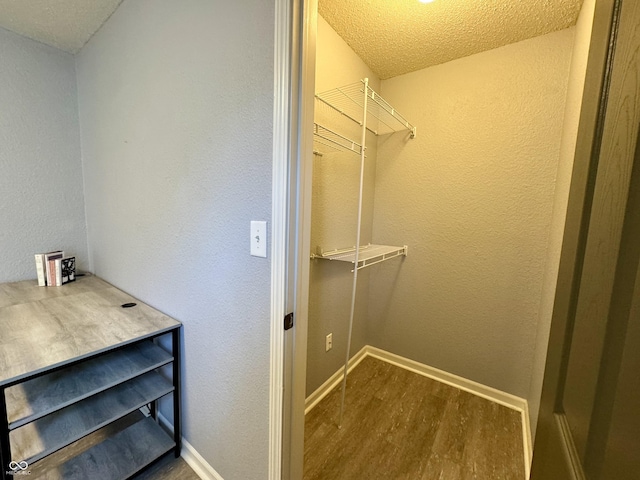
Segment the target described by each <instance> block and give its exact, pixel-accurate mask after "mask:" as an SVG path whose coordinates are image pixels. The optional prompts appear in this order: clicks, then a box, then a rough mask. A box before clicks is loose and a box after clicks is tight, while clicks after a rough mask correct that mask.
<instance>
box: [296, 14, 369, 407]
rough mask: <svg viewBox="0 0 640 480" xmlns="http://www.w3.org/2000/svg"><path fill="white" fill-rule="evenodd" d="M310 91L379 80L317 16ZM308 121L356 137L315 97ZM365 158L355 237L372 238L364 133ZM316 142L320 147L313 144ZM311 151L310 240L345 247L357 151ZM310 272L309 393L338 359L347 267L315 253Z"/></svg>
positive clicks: (360, 332) (353, 221) (363, 294)
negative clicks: (358, 231) (330, 345)
mask: <svg viewBox="0 0 640 480" xmlns="http://www.w3.org/2000/svg"><path fill="white" fill-rule="evenodd" d="M316 55H317V58H316V91H317V92H324V91H327V90H330V89H333V88H336V87H341V86H344V85H349V84H352V83H355V82H358V81H360V80H361V79H362V78H364V77H368V78H369V80H370V81H371V84H372V87H374V88H378V87H379V85H380V81H379V80H378V78H377V77H376V76H375V74H374V73H373V72H371V70H370V69H369V68H368V67H367V66H366V65H365V64H364V63H363V62H362V60H361V59H360V58H359V57H358V56H357V55H356V54H355V53H353V51H352V50H351V49H350V48H349V47H348V46H347V44H346V43H344V41H343V40H342V39H341V38H340V37H339V36H338V35H337V34H336V33H335V32H334V31H333V29H332V28H331V27H330V26H329V25H328V24H327V23H326V22H325V21H324V19H323V18H322V17H318V37H317V50H316ZM315 121H316V122H319V123H321V124H322V125H324V126H326V127H328V128H331V129H333V130H335V131H339V132H340V133H342V134H343V135H347V136H349V138H352V139H353V140H355V141H357V142H358V143H360V136H361V128H360V127H357V126H356V124H355V123H354V122H352V121H350V120H347V119H345V118H344V117H341V116H340V115H337V114H336V113H335V111H333V110H331V109H330V108H329V107H327V106H326V105H323V104H322V103H321V102H316V111H315ZM367 145H368V146H370V148H369V147H368V148H367V159H366V163H365V183H364V192H363V208H362V210H363V215H362V217H363V218H362V233H361V244H366V243H368V242H370V241H371V228H372V221H373V196H374V190H373V188H374V184H375V173H376V172H375V158H376V138H375V136H374V135H372V134H368V135H367ZM319 148H323V147H322V146H320V147H319ZM323 152H324V154H323V156H321V157H320V156H314V163H313V193H312V195H313V196H312V213H311V218H312V224H311V246H312V248H315V247H316V246H321V247H323V248H324V249H325V250H331V249H336V248H345V247H352V246H354V245H355V242H356V226H357V215H358V188H359V182H360V156H359V155H356V154H354V153H351V152H335V151H334V152H332V151H329V150H327V149H326V148H323ZM309 276H310V279H309V323H308V328H309V332H308V343H307V395H308V394H310V393H313V391H314V390H315V389H316V388H318V387H319V386H320V385H322V383H323V382H324V381H325V380H326V379H327V378H328V377H330V376H331V375H333V373H335V372H336V371H337V370H338V369H339V368H340V367H341V366H342V365H343V364H344V360H345V352H346V348H347V332H348V325H349V312H350V309H351V292H352V285H353V274H352V273H351V268H350V265H348V264H345V263H343V262H329V261H326V260H314V261H312V262H311V268H310V274H309ZM368 292H369V280H368V272H367V271H366V270H363V271H361V272H359V274H358V295H357V301H356V311H355V315H354V326H353V337H352V343H351V345H352V346H351V354H352V355H353V354H354V353H357V352H358V351H359V350H360V349H361V348H362V347H363V346H364V345H365V344H366V341H365V329H366V315H367V298H368V295H369V293H368ZM329 333H333V349H332V350H330V351H329V352H326V351H325V338H326V335H327V334H329Z"/></svg>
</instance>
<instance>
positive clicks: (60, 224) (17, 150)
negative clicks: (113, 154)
mask: <svg viewBox="0 0 640 480" xmlns="http://www.w3.org/2000/svg"><path fill="white" fill-rule="evenodd" d="M0 65H1V66H2V67H1V68H0V106H1V107H0V225H1V226H2V227H0V265H1V266H2V268H0V282H11V281H17V280H26V279H32V278H36V271H35V261H34V257H33V255H34V254H35V253H42V252H48V251H51V250H56V249H64V250H65V251H66V252H67V253H69V254H74V255H76V261H77V266H78V268H86V267H87V235H86V227H85V214H84V198H83V192H82V168H81V163H80V132H79V127H78V111H77V100H76V79H75V68H74V61H73V56H72V55H70V54H67V53H64V52H62V51H60V50H57V49H55V48H52V47H48V46H46V45H43V44H41V43H38V42H35V41H33V40H29V39H27V38H24V37H21V36H19V35H16V34H15V33H12V32H9V31H7V30H4V29H2V28H0Z"/></svg>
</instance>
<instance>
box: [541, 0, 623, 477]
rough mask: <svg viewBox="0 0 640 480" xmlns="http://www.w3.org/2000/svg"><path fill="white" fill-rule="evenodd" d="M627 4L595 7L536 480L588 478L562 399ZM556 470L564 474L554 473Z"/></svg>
mask: <svg viewBox="0 0 640 480" xmlns="http://www.w3.org/2000/svg"><path fill="white" fill-rule="evenodd" d="M621 4H622V0H597V1H596V5H595V12H594V20H593V27H592V33H591V40H590V46H589V56H588V61H587V73H586V78H585V88H584V93H583V97H582V110H581V113H580V119H579V127H578V135H577V143H576V151H575V157H574V165H573V171H572V177H571V185H570V191H569V198H568V206H567V215H566V220H565V226H564V233H563V242H562V250H561V254H560V265H559V270H558V277H557V285H556V293H555V299H554V307H553V314H552V320H551V327H550V334H549V344H548V350H547V359H546V366H545V374H544V381H543V387H542V397H541V401H540V413H539V416H538V426H537V434H536V439H535V445H534V455H533V465H532V470H531V479H532V480H535V479H541V480H542V479H546V478H556V477H557V478H574V479H576V480H578V479H581V478H583V477H582V474H581V468H580V466H579V463H580V462H579V458H578V454H577V452H576V449H575V446H574V445H573V441H572V439H571V434H570V431H569V425H568V422H567V419H566V417H565V416H564V415H563V414H562V405H561V399H562V393H563V385H564V378H565V376H566V372H567V368H568V352H569V350H570V347H571V337H572V332H573V327H574V322H575V316H576V310H577V306H578V298H579V293H580V282H581V278H582V272H583V264H584V260H585V251H586V246H587V237H588V234H589V227H590V216H591V212H592V207H593V202H594V193H595V185H596V177H597V174H598V163H599V160H600V154H601V147H602V141H603V134H604V119H605V113H606V109H607V100H608V97H609V89H610V83H611V75H612V68H613V56H614V53H615V46H616V38H617V32H618V23H619V13H620V8H621ZM552 465H554V466H552ZM561 465H563V467H560V466H561ZM556 466H557V467H556ZM571 466H573V467H571ZM554 468H561V470H562V471H560V470H550V469H554Z"/></svg>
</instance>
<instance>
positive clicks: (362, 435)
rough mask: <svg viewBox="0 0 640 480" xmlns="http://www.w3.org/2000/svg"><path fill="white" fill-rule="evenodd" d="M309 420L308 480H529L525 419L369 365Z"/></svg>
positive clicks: (472, 397)
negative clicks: (342, 395) (342, 406)
mask: <svg viewBox="0 0 640 480" xmlns="http://www.w3.org/2000/svg"><path fill="white" fill-rule="evenodd" d="M339 412H340V387H338V388H335V389H334V390H333V391H332V392H331V393H330V394H329V395H327V396H326V397H325V398H324V399H323V400H322V401H321V402H320V403H319V404H318V405H317V406H316V407H315V408H314V409H313V410H311V411H310V412H309V413H308V414H307V416H306V419H305V457H304V480H338V479H340V480H351V479H353V480H360V479H380V480H396V479H398V480H400V479H407V480H408V479H411V480H414V479H415V480H523V479H524V478H525V467H524V452H523V442H522V420H521V415H520V413H519V412H517V411H515V410H511V409H509V408H507V407H503V406H501V405H498V404H496V403H493V402H491V401H489V400H485V399H483V398H481V397H478V396H475V395H472V394H470V393H467V392H464V391H462V390H458V389H457V388H454V387H450V386H449V385H446V384H443V383H441V382H438V381H435V380H432V379H430V378H427V377H424V376H422V375H419V374H416V373H413V372H409V371H407V370H405V369H403V368H400V367H396V366H394V365H391V364H389V363H386V362H383V361H381V360H378V359H375V358H372V357H366V358H365V359H364V360H363V361H362V362H361V363H360V364H359V365H358V366H357V367H356V368H355V369H354V370H353V371H352V372H351V373H350V374H349V377H348V381H347V393H346V400H345V414H344V419H343V422H342V428H340V429H339V428H338V427H337V424H338V417H339Z"/></svg>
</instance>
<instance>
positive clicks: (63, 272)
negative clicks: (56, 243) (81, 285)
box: [56, 257, 76, 285]
mask: <svg viewBox="0 0 640 480" xmlns="http://www.w3.org/2000/svg"><path fill="white" fill-rule="evenodd" d="M56 261H57V260H56ZM75 280H76V257H66V258H63V259H61V260H60V285H64V284H65V283H69V282H75Z"/></svg>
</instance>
